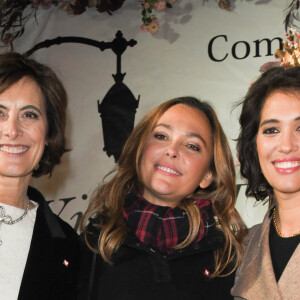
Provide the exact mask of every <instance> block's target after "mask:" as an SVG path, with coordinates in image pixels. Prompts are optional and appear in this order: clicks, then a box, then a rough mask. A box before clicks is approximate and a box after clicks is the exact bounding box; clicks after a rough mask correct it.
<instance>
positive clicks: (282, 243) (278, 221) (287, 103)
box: [232, 67, 300, 300]
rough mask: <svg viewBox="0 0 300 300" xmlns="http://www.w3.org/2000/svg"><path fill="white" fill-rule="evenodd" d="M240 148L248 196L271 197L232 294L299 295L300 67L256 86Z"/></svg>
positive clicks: (274, 73) (270, 74)
mask: <svg viewBox="0 0 300 300" xmlns="http://www.w3.org/2000/svg"><path fill="white" fill-rule="evenodd" d="M242 105H243V106H242V112H241V116H240V125H241V131H240V135H239V138H238V143H237V150H238V155H239V160H240V163H241V174H242V176H243V177H244V178H245V179H246V180H247V189H246V195H247V196H248V197H254V198H255V199H256V200H257V201H266V202H268V204H269V211H268V212H267V215H266V216H265V219H264V221H263V223H262V224H259V225H255V226H254V227H253V228H251V229H250V232H249V235H248V237H247V239H246V250H245V254H244V259H243V261H242V265H241V267H240V268H239V271H238V276H237V278H236V283H235V286H234V288H233V289H232V294H233V295H234V296H235V297H236V299H248V300H252V299H253V300H254V299H255V300H260V299H261V300H262V299H264V300H265V299H298V298H299V294H300V290H299V287H300V277H299V275H298V273H299V271H300V267H299V261H300V247H299V246H298V244H299V242H300V68H299V67H295V68H291V69H288V70H285V69H283V68H280V67H277V68H273V69H270V70H268V71H266V72H265V73H263V74H262V75H261V77H260V78H259V79H258V80H257V81H256V82H255V83H254V84H253V85H252V86H251V87H250V89H249V91H248V93H247V95H246V97H245V99H244V101H243V103H242Z"/></svg>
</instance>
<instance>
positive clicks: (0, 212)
mask: <svg viewBox="0 0 300 300" xmlns="http://www.w3.org/2000/svg"><path fill="white" fill-rule="evenodd" d="M29 205H30V200H29V199H28V197H27V204H26V208H25V210H24V213H23V214H22V215H21V216H20V217H19V218H17V219H15V220H13V219H12V217H11V216H9V215H7V214H6V212H5V208H4V206H2V205H0V224H1V223H4V224H7V225H14V224H16V223H18V222H20V221H22V220H23V219H24V218H25V216H26V215H27V213H28V210H29ZM0 245H2V240H1V239H0Z"/></svg>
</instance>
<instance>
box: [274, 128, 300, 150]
mask: <svg viewBox="0 0 300 300" xmlns="http://www.w3.org/2000/svg"><path fill="white" fill-rule="evenodd" d="M297 148H298V146H297V141H296V137H295V136H294V135H293V134H292V133H290V132H286V133H284V134H282V136H281V139H280V143H279V146H278V150H279V151H280V152H282V153H290V152H292V151H295V150H297Z"/></svg>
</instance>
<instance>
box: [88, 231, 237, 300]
mask: <svg viewBox="0 0 300 300" xmlns="http://www.w3.org/2000/svg"><path fill="white" fill-rule="evenodd" d="M89 231H90V232H91V234H90V240H91V242H92V243H95V244H96V243H97V240H98V237H99V231H97V229H95V228H93V227H92V226H90V228H89ZM223 244H224V237H223V234H222V233H221V232H219V231H217V230H214V231H212V232H211V234H210V235H208V236H206V237H205V238H204V239H203V240H202V241H201V242H200V243H199V244H196V245H193V246H189V247H187V248H185V249H183V250H180V251H176V252H175V253H174V254H172V255H165V256H163V255H161V254H160V253H158V252H157V251H155V250H154V249H151V248H148V247H146V246H145V245H143V244H141V243H138V242H135V241H134V240H129V239H128V238H127V240H126V241H125V243H124V245H122V246H121V247H120V249H119V250H118V251H117V252H116V254H115V255H114V257H113V265H110V264H108V263H106V262H104V261H103V259H102V258H101V256H100V255H97V254H93V256H91V257H90V261H89V262H88V263H86V264H85V268H86V271H85V273H86V274H87V273H89V274H90V279H89V280H87V281H86V283H87V287H86V290H87V291H86V292H85V295H84V297H83V298H82V299H85V300H140V299H143V300H176V299H180V300H202V299H205V300H208V299H211V300H218V299H220V300H227V299H233V298H232V296H231V295H230V289H231V287H232V286H233V283H234V274H232V275H229V276H227V277H223V278H222V277H218V278H215V279H210V278H209V277H208V276H207V275H206V274H207V272H212V271H213V269H214V259H213V250H214V249H217V248H220V247H222V246H223Z"/></svg>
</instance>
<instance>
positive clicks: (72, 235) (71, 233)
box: [27, 186, 80, 241]
mask: <svg viewBox="0 0 300 300" xmlns="http://www.w3.org/2000/svg"><path fill="white" fill-rule="evenodd" d="M27 195H28V198H29V199H30V200H32V201H34V202H37V203H38V205H39V207H38V209H37V217H36V223H37V226H41V227H42V228H43V230H44V232H45V233H46V232H47V233H49V235H50V237H62V238H66V239H71V240H74V241H76V240H77V241H79V240H80V238H79V236H78V234H77V233H76V232H75V230H74V229H73V228H72V227H71V226H70V225H69V224H68V223H67V222H65V221H63V220H62V219H61V218H60V217H59V216H57V215H56V214H55V213H53V212H52V210H51V208H50V207H49V205H48V203H47V202H46V200H45V198H44V196H43V195H42V193H41V192H40V191H39V190H37V189H35V188H33V187H31V186H29V187H28V191H27Z"/></svg>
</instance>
